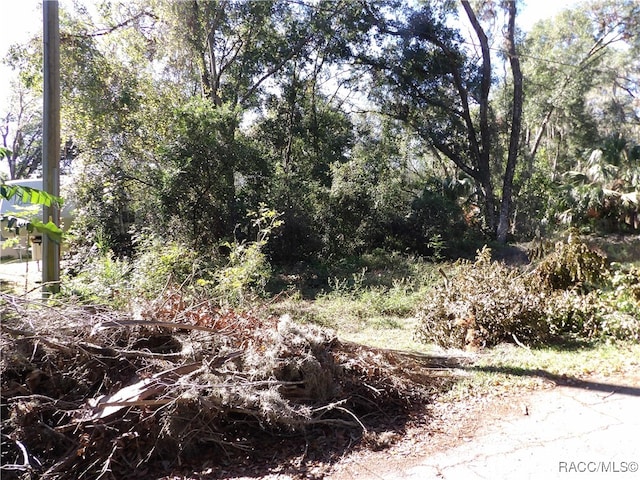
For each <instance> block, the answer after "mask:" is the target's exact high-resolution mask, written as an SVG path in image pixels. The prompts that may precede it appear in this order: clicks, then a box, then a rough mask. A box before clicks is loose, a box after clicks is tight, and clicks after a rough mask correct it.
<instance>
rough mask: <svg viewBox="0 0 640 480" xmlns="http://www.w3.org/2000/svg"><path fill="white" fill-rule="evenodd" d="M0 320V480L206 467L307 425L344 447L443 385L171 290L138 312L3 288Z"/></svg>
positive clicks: (326, 339) (387, 360) (420, 370)
mask: <svg viewBox="0 0 640 480" xmlns="http://www.w3.org/2000/svg"><path fill="white" fill-rule="evenodd" d="M0 314H1V315H2V330H1V344H0V346H1V348H2V359H1V365H0V366H1V373H2V406H1V408H2V412H1V413H2V477H3V478H21V479H27V478H29V479H32V478H42V479H44V478H46V479H63V478H64V479H97V478H99V479H110V478H118V479H121V478H158V476H159V474H160V473H162V474H167V472H169V471H175V469H177V468H187V467H189V468H203V465H204V463H206V464H207V465H208V466H209V467H211V468H213V469H214V470H215V468H216V463H221V462H222V463H225V462H226V463H227V464H228V463H229V462H233V461H234V460H232V459H233V457H234V455H235V454H237V453H238V452H240V453H241V454H242V455H244V457H245V458H250V457H251V454H252V452H257V451H259V450H260V449H262V448H263V447H264V442H265V438H268V439H269V438H270V439H276V440H277V439H282V438H300V437H301V436H303V435H304V438H309V436H310V435H312V434H313V432H314V431H332V432H335V431H341V432H344V433H343V435H344V436H345V438H348V439H349V442H348V443H349V444H350V445H351V444H353V443H357V441H358V440H360V439H362V438H366V437H367V435H371V431H372V430H375V429H376V427H375V426H376V425H379V424H380V422H381V421H382V422H384V419H386V421H387V422H388V421H389V420H390V419H397V418H401V417H402V418H406V417H407V415H408V413H409V412H411V411H416V409H419V408H420V407H421V406H423V405H425V404H426V402H427V400H428V397H429V395H430V394H431V393H433V392H434V390H435V389H437V388H439V386H440V385H442V384H443V382H444V381H445V380H443V379H442V378H441V376H440V375H439V374H438V373H437V372H438V370H433V371H431V370H429V369H428V368H425V365H424V364H422V365H418V364H417V363H416V361H415V360H414V361H413V362H414V363H416V365H414V367H415V368H409V367H407V361H405V360H401V359H400V358H399V357H398V356H394V355H392V354H389V353H386V354H385V353H381V352H379V351H374V350H371V349H365V348H362V347H355V346H354V345H345V344H343V343H341V342H339V341H338V340H337V339H336V338H335V336H334V335H333V334H332V333H331V332H329V331H325V330H322V329H319V328H317V327H313V326H309V325H300V324H297V323H295V322H294V321H293V320H292V319H291V318H289V317H288V316H286V315H285V316H282V317H280V318H265V319H261V318H259V317H258V316H257V315H252V314H250V313H246V312H236V311H231V310H226V311H222V310H219V309H218V308H215V307H214V306H212V305H211V304H209V303H207V302H206V301H204V302H199V303H194V302H191V303H189V304H187V302H186V301H185V300H184V298H183V297H182V296H181V295H180V294H179V293H177V292H174V293H170V294H167V295H165V296H164V297H163V299H162V301H157V302H155V303H151V304H147V305H145V307H144V308H143V309H142V310H141V313H138V314H135V315H134V314H129V313H124V312H117V311H112V310H107V309H99V308H96V307H83V306H79V305H68V304H65V305H57V306H55V307H53V306H51V304H42V303H35V302H33V301H27V300H26V299H24V298H23V297H15V296H11V295H6V294H2V295H1V296H0ZM427 367H428V365H427ZM381 419H383V420H381ZM370 429H371V431H370ZM271 443H277V441H275V440H272V441H271ZM298 443H299V441H298ZM205 458H206V462H205V461H204V460H203V459H205ZM217 459H219V461H218V460H217ZM196 463H197V464H198V465H197V466H196Z"/></svg>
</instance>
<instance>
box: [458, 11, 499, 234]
mask: <svg viewBox="0 0 640 480" xmlns="http://www.w3.org/2000/svg"><path fill="white" fill-rule="evenodd" d="M462 6H463V7H464V10H465V12H466V14H467V17H468V18H469V21H470V22H471V25H472V26H473V29H474V31H475V33H476V36H477V37H478V41H479V42H480V49H481V51H482V79H481V81H480V98H479V99H478V102H479V105H480V112H479V113H480V148H479V151H478V152H477V156H478V158H477V161H476V165H477V168H478V172H477V177H476V178H477V179H478V180H479V182H480V186H481V190H482V195H483V196H484V209H485V220H486V223H487V228H488V229H489V230H490V231H491V232H495V231H496V209H495V200H494V193H493V184H492V183H491V167H490V163H489V155H490V152H491V129H490V128H489V91H490V89H491V52H490V49H489V40H488V38H487V34H486V33H485V31H484V29H483V28H482V25H480V22H479V21H478V18H477V17H476V15H475V12H474V11H473V8H472V7H471V5H470V4H469V1H468V0H462Z"/></svg>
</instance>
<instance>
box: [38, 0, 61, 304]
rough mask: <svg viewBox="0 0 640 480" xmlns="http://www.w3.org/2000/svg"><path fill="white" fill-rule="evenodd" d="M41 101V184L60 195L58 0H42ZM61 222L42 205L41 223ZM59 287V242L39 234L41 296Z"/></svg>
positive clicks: (56, 210) (53, 210) (53, 208)
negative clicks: (40, 245) (42, 102)
mask: <svg viewBox="0 0 640 480" xmlns="http://www.w3.org/2000/svg"><path fill="white" fill-rule="evenodd" d="M42 18H43V34H42V39H43V48H44V64H43V65H44V72H43V73H44V94H43V99H44V104H43V122H42V130H43V131H42V144H43V145H42V187H43V190H44V191H45V192H47V193H50V194H51V195H55V196H60V25H59V18H58V0H43V2H42ZM49 220H51V221H53V223H55V224H56V225H60V209H59V208H58V207H57V206H56V205H52V206H51V207H47V206H45V207H43V222H44V223H47V222H48V221H49ZM59 290H60V245H59V244H58V243H56V242H54V241H53V240H51V239H50V238H49V237H48V236H47V235H43V236H42V296H43V298H47V297H49V296H50V295H51V294H52V293H57V292H58V291H59Z"/></svg>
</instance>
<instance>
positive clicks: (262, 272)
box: [200, 204, 282, 305]
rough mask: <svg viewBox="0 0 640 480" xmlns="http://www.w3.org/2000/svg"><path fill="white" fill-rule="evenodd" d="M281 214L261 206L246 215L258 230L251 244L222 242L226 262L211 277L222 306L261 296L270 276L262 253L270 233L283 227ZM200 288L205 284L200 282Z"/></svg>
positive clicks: (266, 261)
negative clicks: (251, 296)
mask: <svg viewBox="0 0 640 480" xmlns="http://www.w3.org/2000/svg"><path fill="white" fill-rule="evenodd" d="M279 217H280V214H278V213H277V212H276V211H275V210H272V209H269V208H267V207H266V206H265V205H264V204H260V207H259V208H258V210H256V211H253V212H249V218H251V219H252V226H253V227H254V228H256V229H257V234H256V239H255V241H252V242H245V241H238V240H237V239H236V240H234V241H233V242H224V243H223V244H222V245H223V246H224V247H226V248H228V249H229V260H228V263H227V265H226V266H225V267H223V268H221V269H219V270H217V271H216V273H215V275H214V282H215V286H214V288H213V293H214V295H215V296H216V297H217V298H218V299H220V301H221V303H223V304H227V305H240V304H244V303H245V302H247V301H248V300H249V299H250V298H249V297H250V295H252V294H253V295H255V294H263V293H264V289H265V286H266V284H267V282H268V281H269V278H270V277H271V265H270V264H269V261H268V259H267V256H266V255H265V253H264V251H263V250H264V247H265V246H266V245H267V242H268V241H269V238H270V236H271V235H272V234H273V232H274V231H275V230H276V229H277V228H278V227H280V226H281V225H282V220H280V219H279ZM200 283H201V285H202V286H205V285H206V282H202V281H201V282H200Z"/></svg>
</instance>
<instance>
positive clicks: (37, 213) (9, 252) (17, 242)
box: [0, 177, 73, 260]
mask: <svg viewBox="0 0 640 480" xmlns="http://www.w3.org/2000/svg"><path fill="white" fill-rule="evenodd" d="M69 180H70V179H69V178H66V177H61V178H60V187H61V189H62V191H64V187H65V186H66V185H68V183H69ZM5 183H6V184H7V185H20V186H23V187H29V188H36V189H38V190H42V179H41V178H33V179H25V180H11V181H8V182H5ZM63 197H64V194H63ZM5 215H15V216H20V217H22V218H27V219H29V218H36V219H38V220H41V219H42V206H41V205H32V204H29V203H22V199H21V198H13V199H11V200H5V199H4V198H3V199H0V218H1V217H4V216H5ZM72 220H73V206H72V205H71V204H69V203H68V202H65V203H64V205H63V207H62V211H61V212H60V223H61V224H62V225H61V227H62V228H63V230H65V231H66V230H68V229H69V226H70V225H71V222H72ZM30 237H31V238H30ZM38 240H40V234H39V233H38V232H33V233H31V234H30V233H29V232H28V231H27V229H26V228H20V229H19V231H18V234H17V235H16V232H15V229H8V228H7V221H2V223H0V258H22V256H23V255H25V254H28V253H31V254H32V256H33V259H34V260H40V259H41V258H42V244H41V243H39V242H38ZM31 248H33V250H32V251H30V249H31Z"/></svg>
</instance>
